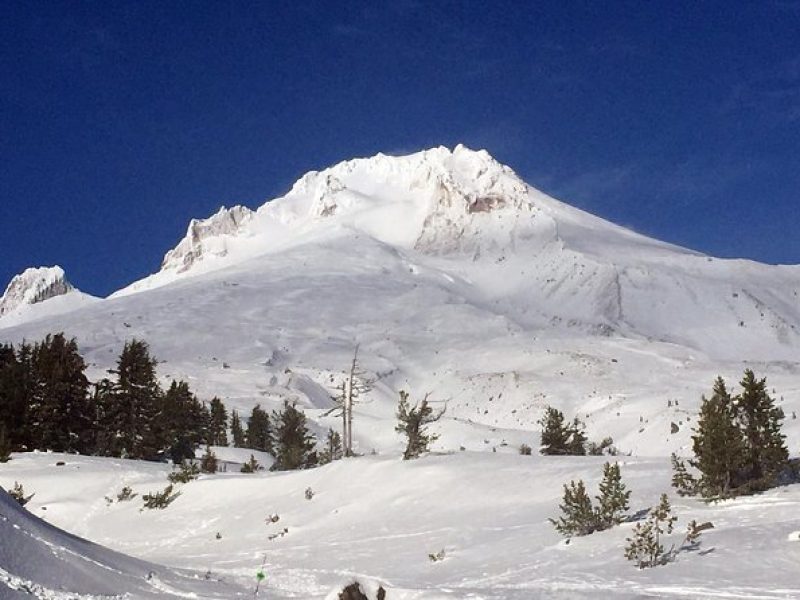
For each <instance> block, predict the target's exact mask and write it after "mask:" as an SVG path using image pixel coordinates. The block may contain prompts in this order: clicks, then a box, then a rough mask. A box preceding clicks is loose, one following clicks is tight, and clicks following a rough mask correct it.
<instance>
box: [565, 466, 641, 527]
mask: <svg viewBox="0 0 800 600" xmlns="http://www.w3.org/2000/svg"><path fill="white" fill-rule="evenodd" d="M630 495H631V493H630V491H629V490H627V489H626V486H625V484H624V483H622V476H621V474H620V470H619V465H618V464H617V463H614V464H613V465H612V464H611V463H606V464H605V465H603V479H602V481H601V482H600V495H599V496H595V498H596V499H597V502H598V505H597V507H594V506H593V505H592V500H591V498H589V494H588V493H587V492H586V486H585V485H584V483H583V481H580V480H579V481H578V482H577V483H575V482H574V481H571V482H570V484H569V485H568V486H567V485H565V486H564V499H563V502H562V504H560V505H559V508H560V509H561V514H562V516H561V517H559V518H558V519H549V521H550V523H552V524H553V527H555V528H556V531H558V532H559V533H561V534H562V535H565V536H568V537H569V536H574V535H589V534H590V533H594V532H595V531H603V530H604V529H609V528H611V527H613V526H614V525H618V524H619V523H621V522H622V521H623V520H625V513H626V512H627V510H628V508H629V499H630Z"/></svg>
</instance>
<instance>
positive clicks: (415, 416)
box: [395, 390, 445, 460]
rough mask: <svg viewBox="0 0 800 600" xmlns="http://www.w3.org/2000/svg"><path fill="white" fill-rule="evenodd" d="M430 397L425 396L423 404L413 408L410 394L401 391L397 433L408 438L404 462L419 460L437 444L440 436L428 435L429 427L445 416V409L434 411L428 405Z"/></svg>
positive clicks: (415, 405)
mask: <svg viewBox="0 0 800 600" xmlns="http://www.w3.org/2000/svg"><path fill="white" fill-rule="evenodd" d="M428 396H430V394H425V397H424V398H423V399H422V402H420V403H419V404H414V406H411V405H410V404H409V402H408V392H405V391H403V390H401V391H400V401H399V403H398V405H397V420H398V421H399V422H398V424H397V425H396V426H395V431H397V432H398V433H402V434H404V435H405V436H406V449H405V451H404V452H403V460H409V459H411V458H419V457H420V456H422V455H423V454H424V453H426V452H428V447H429V446H430V444H432V443H433V442H435V441H436V440H437V439H438V438H439V436H438V435H436V434H432V433H428V431H427V425H430V424H431V423H435V422H436V421H438V420H439V419H441V418H442V415H444V412H445V408H443V409H441V410H440V411H434V410H433V407H431V405H430V404H429V403H428Z"/></svg>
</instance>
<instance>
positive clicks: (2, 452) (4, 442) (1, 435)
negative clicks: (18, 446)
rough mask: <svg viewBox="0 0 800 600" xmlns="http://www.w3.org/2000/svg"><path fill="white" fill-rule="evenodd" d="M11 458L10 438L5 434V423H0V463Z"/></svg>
mask: <svg viewBox="0 0 800 600" xmlns="http://www.w3.org/2000/svg"><path fill="white" fill-rule="evenodd" d="M10 460H11V439H9V437H8V434H6V425H5V423H0V463H7V462H8V461H10Z"/></svg>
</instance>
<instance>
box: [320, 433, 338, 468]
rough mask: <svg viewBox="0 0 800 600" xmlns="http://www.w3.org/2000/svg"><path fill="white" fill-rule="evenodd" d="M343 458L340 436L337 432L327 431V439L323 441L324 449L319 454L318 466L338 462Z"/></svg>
mask: <svg viewBox="0 0 800 600" xmlns="http://www.w3.org/2000/svg"><path fill="white" fill-rule="evenodd" d="M342 456H344V452H343V451H342V436H340V435H339V432H338V431H334V430H333V429H328V437H327V438H326V440H325V449H324V450H323V451H322V452H320V454H319V462H320V464H326V463H329V462H332V461H334V460H339V459H340V458H342Z"/></svg>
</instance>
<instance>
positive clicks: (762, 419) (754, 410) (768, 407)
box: [733, 369, 789, 490]
mask: <svg viewBox="0 0 800 600" xmlns="http://www.w3.org/2000/svg"><path fill="white" fill-rule="evenodd" d="M740 385H741V386H742V393H741V394H740V395H739V396H737V397H736V398H735V400H734V402H733V414H734V416H735V417H736V418H737V420H738V422H739V425H740V427H741V429H742V433H743V434H744V441H745V451H744V471H745V475H746V477H747V480H748V482H749V484H750V485H749V487H750V488H751V489H754V490H758V489H764V488H766V487H769V485H771V484H772V482H773V480H774V478H775V477H776V476H777V475H778V473H780V471H781V470H782V469H783V468H784V467H785V466H786V464H787V461H788V459H789V452H788V450H787V449H786V445H785V443H784V442H785V436H784V435H783V434H782V433H781V421H783V417H784V415H783V412H782V411H781V410H780V409H779V408H777V407H776V406H775V401H774V400H773V399H772V398H770V396H769V394H768V393H767V380H766V379H758V380H757V379H756V377H755V374H754V373H753V371H751V370H750V369H747V370H746V371H745V372H744V377H743V379H742V381H741V384H740Z"/></svg>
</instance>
